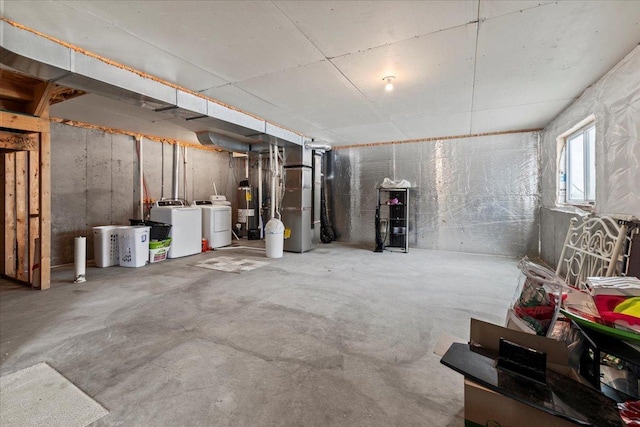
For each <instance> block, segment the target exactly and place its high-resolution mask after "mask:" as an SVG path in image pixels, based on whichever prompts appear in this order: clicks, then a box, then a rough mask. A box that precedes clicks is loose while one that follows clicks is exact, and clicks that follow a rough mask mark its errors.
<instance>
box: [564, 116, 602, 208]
mask: <svg viewBox="0 0 640 427" xmlns="http://www.w3.org/2000/svg"><path fill="white" fill-rule="evenodd" d="M591 129H593V135H594V141H593V145H592V144H591V140H590V138H589V133H590V131H591ZM596 130H597V129H596V120H595V116H594V115H591V116H589V117H587V118H585V119H584V120H581V121H580V122H579V123H577V124H576V125H575V126H573V127H572V128H571V129H569V130H567V131H566V132H564V133H563V134H562V135H560V136H559V137H558V138H557V143H558V153H557V155H558V157H557V162H558V163H557V165H558V174H557V175H558V178H557V187H556V188H557V191H556V203H557V204H558V205H560V206H578V207H581V208H587V209H590V208H592V207H593V206H594V205H595V203H596V196H597V195H596V187H597V183H596V169H597V168H596V162H597V159H596V153H595V151H596V142H597V137H595V136H596ZM579 135H582V157H583V158H582V163H583V171H584V173H583V184H584V197H583V198H582V199H571V198H570V195H571V192H570V185H571V178H570V177H571V173H570V169H571V165H570V156H571V148H570V144H569V142H570V141H571V140H572V139H573V138H575V137H576V136H579ZM591 145H592V147H591ZM592 151H593V152H592ZM591 156H593V157H591ZM591 158H593V163H592V164H591V162H590V161H589V160H590V159H591ZM590 178H593V188H591V186H592V184H591V179H590ZM563 183H564V188H563ZM589 194H593V199H591V198H588V195H589Z"/></svg>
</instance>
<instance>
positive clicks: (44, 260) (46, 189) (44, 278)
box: [38, 111, 51, 289]
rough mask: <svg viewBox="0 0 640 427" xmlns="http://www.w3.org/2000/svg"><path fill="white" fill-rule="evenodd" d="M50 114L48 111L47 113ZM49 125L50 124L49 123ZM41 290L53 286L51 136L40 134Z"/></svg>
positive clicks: (46, 133) (47, 132) (45, 133)
mask: <svg viewBox="0 0 640 427" xmlns="http://www.w3.org/2000/svg"><path fill="white" fill-rule="evenodd" d="M46 114H48V111H47V112H46ZM47 123H48V122H47ZM39 153H40V182H39V185H40V194H39V197H40V200H39V204H40V240H39V242H40V269H39V270H38V271H39V272H40V281H39V282H40V289H49V287H50V286H51V134H50V133H49V130H48V129H47V131H46V132H42V133H41V134H40V151H39Z"/></svg>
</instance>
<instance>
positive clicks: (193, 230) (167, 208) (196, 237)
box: [150, 200, 202, 258]
mask: <svg viewBox="0 0 640 427" xmlns="http://www.w3.org/2000/svg"><path fill="white" fill-rule="evenodd" d="M150 218H151V221H159V222H164V223H167V224H171V233H169V237H171V247H170V248H169V253H168V254H167V256H168V257H169V258H180V257H183V256H187V255H194V254H199V253H200V252H202V213H201V209H200V208H199V207H197V206H185V205H184V204H183V203H182V201H180V200H158V201H157V202H156V203H155V205H153V206H152V207H151V215H150Z"/></svg>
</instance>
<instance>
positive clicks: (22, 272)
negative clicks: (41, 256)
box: [15, 151, 29, 282]
mask: <svg viewBox="0 0 640 427" xmlns="http://www.w3.org/2000/svg"><path fill="white" fill-rule="evenodd" d="M15 157H16V168H15V173H16V178H15V182H16V192H15V200H16V276H15V277H16V279H18V280H21V281H23V282H28V281H29V265H28V264H27V263H28V259H29V256H28V253H27V248H28V246H27V241H28V240H27V239H28V236H29V233H28V230H27V225H28V219H27V152H26V151H18V152H16V154H15Z"/></svg>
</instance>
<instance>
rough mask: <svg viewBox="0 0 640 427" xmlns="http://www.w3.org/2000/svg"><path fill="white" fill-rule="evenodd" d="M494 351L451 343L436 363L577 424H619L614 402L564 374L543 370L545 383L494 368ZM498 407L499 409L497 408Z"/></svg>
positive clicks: (604, 426) (618, 425)
mask: <svg viewBox="0 0 640 427" xmlns="http://www.w3.org/2000/svg"><path fill="white" fill-rule="evenodd" d="M496 357H497V354H494V353H492V352H489V351H487V350H485V349H482V348H479V347H474V346H471V345H469V344H462V343H454V344H452V345H451V347H449V350H447V352H446V353H445V355H444V356H443V357H442V359H441V360H440V362H441V363H442V364H444V365H445V366H448V367H449V368H451V369H453V370H454V371H456V372H459V373H461V374H463V375H464V376H465V378H468V379H470V380H472V381H475V382H477V383H478V384H480V385H482V386H484V387H486V388H488V389H490V390H492V391H495V392H497V393H500V394H503V395H505V396H508V397H510V398H512V399H514V400H517V401H518V402H522V403H524V404H526V405H529V406H532V407H534V408H536V409H539V410H541V411H544V412H546V413H549V414H551V415H554V416H556V417H560V418H563V419H565V420H568V421H571V422H573V423H576V424H579V425H592V426H599V427H608V426H611V427H620V425H621V420H620V415H619V414H618V409H617V407H616V403H615V402H614V401H613V400H611V399H609V398H608V397H606V396H604V395H603V394H602V393H600V392H598V391H597V390H594V389H592V388H590V387H587V386H585V385H583V384H580V383H578V382H576V381H574V380H572V379H570V378H568V377H566V376H564V375H560V374H558V373H556V372H553V371H547V381H546V384H543V383H540V382H537V381H533V380H531V379H529V378H526V377H523V376H521V375H517V374H513V373H511V372H508V371H505V370H502V369H498V368H496V367H495V359H496ZM497 410H499V409H497Z"/></svg>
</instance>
